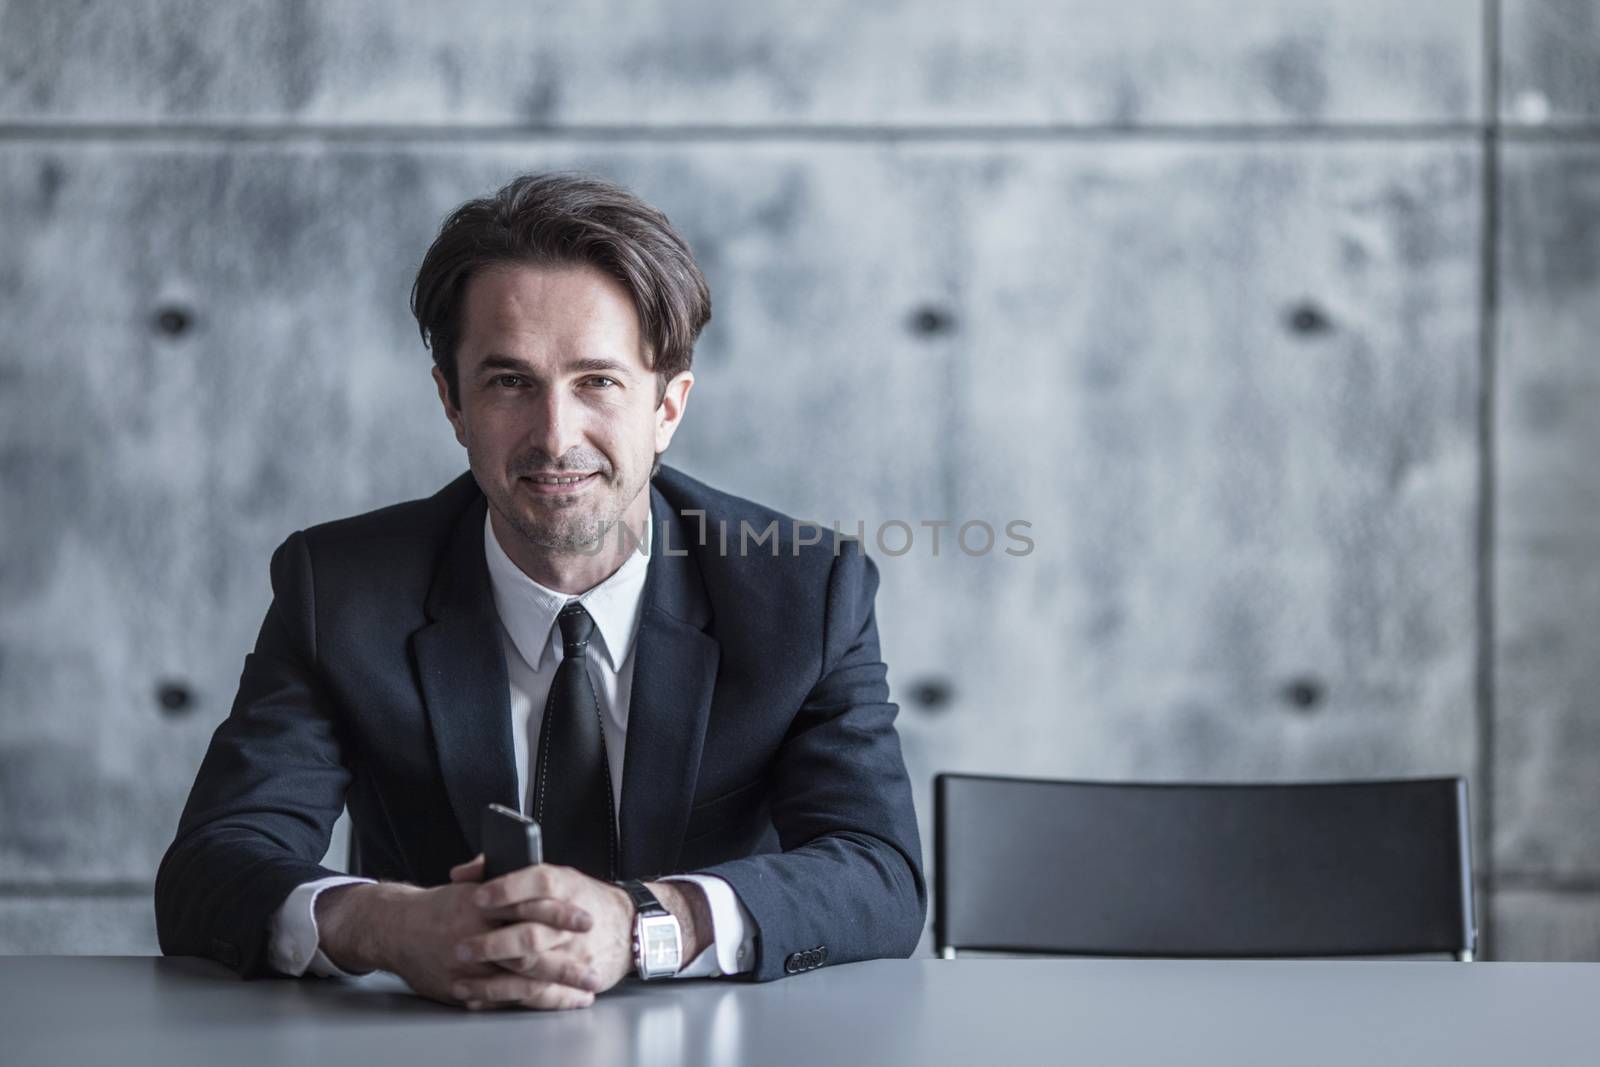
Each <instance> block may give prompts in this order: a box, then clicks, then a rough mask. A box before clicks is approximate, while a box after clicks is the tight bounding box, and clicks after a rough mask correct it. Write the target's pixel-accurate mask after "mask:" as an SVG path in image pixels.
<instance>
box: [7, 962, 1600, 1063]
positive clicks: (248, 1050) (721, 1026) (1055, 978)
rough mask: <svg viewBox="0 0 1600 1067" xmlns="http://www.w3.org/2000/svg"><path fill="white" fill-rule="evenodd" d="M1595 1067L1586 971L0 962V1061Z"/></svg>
mask: <svg viewBox="0 0 1600 1067" xmlns="http://www.w3.org/2000/svg"><path fill="white" fill-rule="evenodd" d="M1030 1062H1043V1063H1078V1064H1083V1065H1094V1067H1099V1065H1101V1064H1122V1063H1127V1064H1186V1065H1187V1064H1226V1065H1228V1067H1237V1065H1243V1064H1271V1065H1273V1067H1283V1065H1287V1064H1321V1063H1328V1064H1335V1063H1337V1064H1347V1065H1360V1067H1367V1065H1371V1064H1384V1063H1393V1064H1408V1065H1409V1064H1423V1063H1440V1064H1451V1065H1453V1067H1464V1065H1471V1064H1496V1065H1505V1064H1525V1063H1526V1064H1537V1065H1539V1067H1554V1065H1560V1064H1583V1065H1585V1067H1592V1065H1594V1064H1597V1063H1600V964H1559V963H1548V964H1533V963H1529V964H1516V963H1474V964H1456V963H1423V962H1355V961H1352V962H1254V961H1253V962H1209V961H1208V962H1179V961H1168V960H1057V959H1037V960H1035V959H1023V960H1015V959H964V960H880V961H876V962H872V963H857V964H848V965H843V966H837V967H834V966H829V967H824V968H822V969H820V970H818V971H815V972H812V973H809V974H803V975H798V976H796V977H792V978H786V979H784V980H782V981H779V982H773V983H769V984H765V985H753V984H749V983H745V982H721V981H716V980H698V981H681V982H662V983H653V984H651V985H648V986H646V985H643V984H640V983H636V982H631V981H630V982H628V983H625V984H624V985H622V986H620V987H618V988H617V989H615V990H613V991H611V992H610V993H607V994H606V995H604V996H603V997H601V998H600V999H599V1000H598V1001H597V1002H596V1003H595V1005H594V1006H593V1007H592V1008H588V1009H585V1010H582V1011H576V1012H560V1013H554V1014H542V1013H534V1012H520V1011H517V1012H503V1011H497V1012H486V1013H467V1012H463V1011H458V1010H456V1009H453V1008H447V1007H444V1006H442V1005H436V1004H433V1003H432V1002H430V1001H426V1000H423V999H421V998H419V997H416V996H413V995H412V994H410V993H409V992H408V991H407V990H406V988H405V986H404V985H403V984H401V983H400V982H399V981H398V980H397V979H395V978H393V977H391V976H388V975H374V976H371V977H369V978H365V979H362V980H359V981H341V980H317V979H309V980H300V981H294V980H265V981H254V982H242V981H240V980H238V979H237V978H235V977H234V976H233V974H232V973H231V972H229V971H226V970H224V969H223V968H221V967H219V966H217V965H215V964H212V963H209V962H207V961H203V960H196V959H155V958H150V957H56V956H39V957H22V956H13V957H4V958H0V1064H4V1065H5V1067H32V1065H34V1064H46V1063H48V1064H75V1065H76V1064H99V1063H105V1064H117V1065H119V1067H121V1065H133V1064H163V1065H167V1064H224V1065H227V1067H254V1065H256V1064H280V1063H281V1064H303V1063H345V1064H351V1065H354V1067H404V1065H409V1064H429V1065H443V1064H457V1063H466V1064H474V1065H488V1064H531V1063H544V1064H589V1063H593V1064H605V1065H612V1064H615V1065H625V1064H679V1063H681V1064H695V1065H721V1064H758V1063H759V1064H772V1065H780V1067H781V1065H789V1064H794V1065H799V1064H807V1065H815V1064H824V1065H830V1067H831V1065H833V1064H842V1063H844V1064H858V1063H859V1064H874V1065H877V1064H902V1063H903V1064H917V1065H930V1067H932V1065H939V1064H983V1065H986V1067H1002V1065H1007V1064H1011V1063H1030Z"/></svg>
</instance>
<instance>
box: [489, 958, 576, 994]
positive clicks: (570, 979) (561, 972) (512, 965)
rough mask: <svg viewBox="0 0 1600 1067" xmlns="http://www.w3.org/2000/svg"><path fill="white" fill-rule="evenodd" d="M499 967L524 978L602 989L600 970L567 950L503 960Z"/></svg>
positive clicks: (573, 986)
mask: <svg viewBox="0 0 1600 1067" xmlns="http://www.w3.org/2000/svg"><path fill="white" fill-rule="evenodd" d="M499 967H500V968H501V969H502V970H505V971H509V972H511V973H512V974H519V975H521V976H522V977H524V978H537V979H538V980H539V981H541V982H554V983H555V984H556V985H564V986H571V987H572V988H573V989H586V990H588V991H589V992H591V993H598V992H599V991H600V974H599V972H597V971H596V970H595V969H594V968H593V967H591V966H590V965H589V964H587V963H585V962H584V961H583V960H580V959H577V958H576V957H573V956H571V955H568V954H567V953H565V952H546V953H544V954H543V955H539V956H523V957H521V958H520V959H515V960H502V961H501V962H500V964H499Z"/></svg>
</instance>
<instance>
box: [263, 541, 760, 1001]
mask: <svg viewBox="0 0 1600 1067" xmlns="http://www.w3.org/2000/svg"><path fill="white" fill-rule="evenodd" d="M653 525H654V524H653V523H649V524H646V530H645V537H644V545H643V549H642V551H635V552H630V553H629V554H628V558H627V561H626V562H624V563H623V564H622V566H621V567H619V568H617V570H616V571H615V572H614V573H613V574H612V575H611V577H609V578H607V579H606V580H605V581H603V582H601V583H600V584H599V585H597V586H595V587H594V588H593V589H590V590H589V591H588V592H586V593H582V594H580V595H579V596H578V597H577V598H576V599H577V600H578V601H579V602H580V603H582V604H583V606H584V608H585V610H587V611H588V612H589V615H590V617H591V618H592V619H594V624H595V626H594V633H593V634H592V635H591V636H590V639H589V649H590V655H589V656H588V657H587V662H588V666H589V678H590V681H592V682H593V683H594V689H595V696H596V697H597V699H598V700H599V703H600V718H601V727H602V732H603V734H604V736H605V746H606V760H607V763H608V764H609V765H610V772H611V801H612V804H613V810H614V811H615V812H616V813H617V816H618V818H617V825H618V826H621V809H622V759H623V755H624V753H625V751H626V748H627V736H628V706H629V697H630V696H631V694H632V692H633V659H634V655H633V653H634V646H635V644H636V642H635V640H634V639H635V637H636V636H637V635H638V632H639V618H640V615H641V613H642V611H643V606H644V584H645V578H646V576H647V575H648V574H649V567H650V544H651V540H652V538H653V535H654V531H653V530H651V529H650V527H651V526H653ZM624 536H625V535H624ZM483 551H484V558H485V559H486V561H487V562H488V565H489V582H490V585H491V587H492V588H493V591H494V605H495V610H496V613H497V614H498V615H499V618H500V626H499V631H500V645H501V649H502V650H503V651H504V653H505V660H506V674H507V677H508V679H509V681H510V689H511V693H510V696H511V740H512V748H513V750H514V756H515V759H516V766H517V796H518V798H519V799H520V801H521V804H522V810H523V812H524V813H527V812H528V811H529V809H530V807H531V805H530V804H529V802H528V792H529V790H530V789H531V788H532V782H531V780H530V777H529V774H528V753H530V752H537V751H538V749H539V733H540V730H541V728H542V727H543V722H542V720H541V717H540V716H539V715H536V714H534V709H535V708H543V707H544V703H545V699H546V697H547V696H549V693H550V686H551V684H552V682H553V681H554V680H555V673H556V668H557V667H558V666H559V665H560V663H561V660H562V657H563V656H564V655H565V646H564V645H563V643H562V640H561V632H560V630H559V629H557V627H556V615H557V614H558V613H559V612H560V611H561V609H562V608H563V607H565V606H566V605H567V604H568V603H569V602H570V601H571V600H573V599H574V598H573V597H570V596H568V595H567V594H565V593H558V592H556V591H555V590H553V589H546V588H545V587H544V586H542V585H540V584H539V583H538V582H535V581H534V580H533V579H532V578H529V577H528V576H527V575H526V574H524V573H523V572H522V570H521V568H519V567H518V566H517V565H516V564H515V563H513V562H512V561H511V557H510V556H508V555H506V552H505V549H503V548H502V547H501V546H500V541H499V539H498V538H497V537H496V536H495V534H494V527H493V526H492V525H491V524H490V522H489V518H488V516H487V515H485V517H484V521H483ZM662 880H663V881H686V882H694V883H695V884H696V885H698V886H700V888H701V889H702V890H703V891H704V892H705V895H706V901H707V903H708V904H709V905H710V910H711V927H712V931H711V933H712V943H711V944H710V945H708V946H707V947H706V949H705V951H704V952H702V953H700V955H699V956H697V957H695V958H694V959H693V960H690V961H689V962H688V963H687V964H686V965H685V966H684V967H683V968H682V969H680V970H679V972H678V977H680V978H709V977H715V976H717V975H724V974H738V973H740V972H742V971H748V970H750V969H751V968H752V966H753V965H754V963H755V947H754V939H755V923H754V921H753V920H752V919H751V916H750V913H749V911H748V910H747V909H746V908H745V906H744V904H743V903H742V902H741V901H740V900H739V897H738V894H736V893H735V892H734V890H733V887H732V886H731V885H729V884H728V883H727V882H726V881H724V880H723V879H721V878H718V877H716V876H715V875H703V874H684V875H673V876H671V877H669V878H665V879H662ZM371 881H372V879H370V878H354V877H349V876H346V875H339V876H335V877H331V878H320V879H317V880H315V881H311V882H306V883H305V884H303V885H300V886H296V887H295V889H294V890H293V891H292V892H291V893H290V894H289V896H288V897H287V898H286V899H285V900H284V902H283V904H282V905H281V906H280V907H279V908H278V910H277V911H276V912H275V913H274V914H273V917H272V920H271V928H270V930H269V931H268V941H267V957H268V962H269V963H271V965H272V966H273V967H274V968H276V969H277V970H279V971H282V972H284V973H285V974H291V975H303V974H305V973H306V972H307V971H308V970H309V971H310V973H312V974H315V975H319V976H323V977H331V976H340V977H349V976H350V975H349V973H348V972H346V971H343V970H340V969H339V968H338V967H336V966H334V964H333V962H332V961H331V960H329V959H328V957H327V956H326V955H325V954H324V953H323V951H322V949H321V947H320V945H319V944H318V941H319V934H318V932H317V919H316V900H317V896H318V894H320V893H321V892H322V891H323V890H324V889H331V888H332V887H334V886H337V885H349V884H352V883H358V882H371Z"/></svg>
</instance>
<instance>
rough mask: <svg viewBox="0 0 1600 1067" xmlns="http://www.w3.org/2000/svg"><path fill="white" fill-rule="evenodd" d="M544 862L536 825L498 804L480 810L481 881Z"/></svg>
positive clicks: (523, 816)
mask: <svg viewBox="0 0 1600 1067" xmlns="http://www.w3.org/2000/svg"><path fill="white" fill-rule="evenodd" d="M543 862H544V840H543V839H542V838H541V837H540V836H539V824H538V823H536V822H534V821H533V820H532V819H530V818H528V817H527V816H526V815H523V814H521V813H520V812H515V811H512V810H511V809H510V808H508V807H505V806H504V805H501V804H490V805H488V806H487V807H485V808H484V809H483V880H484V881H485V882H487V881H488V880H489V879H491V878H498V877H500V876H501V875H502V874H510V873H511V872H512V871H516V870H521V869H522V868H523V867H532V866H533V865H534V864H536V863H543Z"/></svg>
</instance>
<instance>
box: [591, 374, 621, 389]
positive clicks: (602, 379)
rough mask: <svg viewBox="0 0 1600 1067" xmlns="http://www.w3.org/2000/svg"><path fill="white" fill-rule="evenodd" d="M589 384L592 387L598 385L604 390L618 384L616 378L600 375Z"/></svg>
mask: <svg viewBox="0 0 1600 1067" xmlns="http://www.w3.org/2000/svg"><path fill="white" fill-rule="evenodd" d="M589 384H590V385H598V386H600V387H602V388H610V387H611V386H613V385H616V384H617V380H616V379H615V378H607V377H606V376H604V375H599V376H596V377H594V378H590V379H589Z"/></svg>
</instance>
